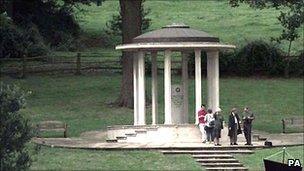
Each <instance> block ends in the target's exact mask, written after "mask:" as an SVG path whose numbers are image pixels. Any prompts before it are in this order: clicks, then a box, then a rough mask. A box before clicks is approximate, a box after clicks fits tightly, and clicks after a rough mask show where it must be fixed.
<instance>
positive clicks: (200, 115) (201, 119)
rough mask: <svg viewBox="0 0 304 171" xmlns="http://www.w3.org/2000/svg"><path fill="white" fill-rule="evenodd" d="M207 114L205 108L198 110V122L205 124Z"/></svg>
mask: <svg viewBox="0 0 304 171" xmlns="http://www.w3.org/2000/svg"><path fill="white" fill-rule="evenodd" d="M206 114H207V111H206V109H201V110H199V111H198V120H199V123H201V124H205V123H206V122H205V116H206Z"/></svg>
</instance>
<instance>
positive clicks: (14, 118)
mask: <svg viewBox="0 0 304 171" xmlns="http://www.w3.org/2000/svg"><path fill="white" fill-rule="evenodd" d="M24 106H25V94H24V92H22V91H21V90H20V89H19V88H18V87H16V86H9V85H2V84H1V85H0V170H1V171H2V170H26V169H27V168H29V166H30V164H31V158H30V155H29V152H28V150H27V148H26V144H27V143H28V142H29V141H30V139H31V138H32V136H33V131H32V128H31V127H30V125H29V122H28V120H27V119H26V118H25V117H24V116H23V115H21V114H20V113H19V112H18V111H19V110H20V109H22V108H24Z"/></svg>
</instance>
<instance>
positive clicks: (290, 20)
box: [229, 0, 304, 77]
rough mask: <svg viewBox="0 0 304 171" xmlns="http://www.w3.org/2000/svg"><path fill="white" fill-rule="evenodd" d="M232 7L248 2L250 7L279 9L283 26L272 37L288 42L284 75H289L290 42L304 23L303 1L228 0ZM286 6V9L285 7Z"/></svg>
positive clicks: (296, 36)
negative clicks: (278, 33)
mask: <svg viewBox="0 0 304 171" xmlns="http://www.w3.org/2000/svg"><path fill="white" fill-rule="evenodd" d="M229 2H230V4H231V5H232V6H233V7H236V6H238V5H239V3H248V4H250V5H251V7H256V8H267V7H274V8H276V9H278V10H281V11H280V15H279V16H278V20H279V22H280V23H281V26H282V27H283V30H282V33H281V35H280V36H279V37H277V38H272V40H276V41H277V42H281V41H283V40H286V41H288V42H289V45H288V50H287V58H286V64H285V71H284V75H285V77H288V76H289V63H290V60H291V59H290V51H291V45H292V42H293V41H295V40H296V39H297V38H299V35H298V32H297V30H298V28H300V27H301V26H302V25H303V23H304V1H303V0H229ZM283 8H284V9H283ZM286 8H287V9H286Z"/></svg>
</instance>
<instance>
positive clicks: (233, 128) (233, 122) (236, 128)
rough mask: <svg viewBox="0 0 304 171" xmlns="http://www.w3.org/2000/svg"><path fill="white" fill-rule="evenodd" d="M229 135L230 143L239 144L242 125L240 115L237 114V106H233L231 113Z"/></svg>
mask: <svg viewBox="0 0 304 171" xmlns="http://www.w3.org/2000/svg"><path fill="white" fill-rule="evenodd" d="M228 129H229V131H228V136H229V137H230V145H238V144H237V135H238V134H241V133H242V130H241V126H240V117H239V115H238V114H237V110H236V108H233V109H232V110H231V112H230V115H229V121H228Z"/></svg>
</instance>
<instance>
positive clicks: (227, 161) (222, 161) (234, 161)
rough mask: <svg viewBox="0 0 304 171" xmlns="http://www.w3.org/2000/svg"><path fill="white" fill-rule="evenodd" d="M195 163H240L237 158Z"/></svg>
mask: <svg viewBox="0 0 304 171" xmlns="http://www.w3.org/2000/svg"><path fill="white" fill-rule="evenodd" d="M195 161H197V162H200V163H238V162H239V161H238V160H236V159H235V158H229V159H196V160H195Z"/></svg>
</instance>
